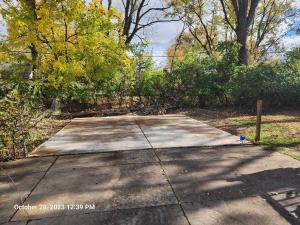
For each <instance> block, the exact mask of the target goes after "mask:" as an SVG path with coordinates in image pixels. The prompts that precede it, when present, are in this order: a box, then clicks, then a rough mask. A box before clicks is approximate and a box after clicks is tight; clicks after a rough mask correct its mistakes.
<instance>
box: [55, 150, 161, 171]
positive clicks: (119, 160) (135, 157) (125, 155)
mask: <svg viewBox="0 0 300 225" xmlns="http://www.w3.org/2000/svg"><path fill="white" fill-rule="evenodd" d="M155 162H158V159H157V158H156V157H155V155H154V153H153V150H140V151H120V152H104V153H101V154H82V155H80V156H78V155H66V156H60V157H59V158H58V160H57V161H56V162H55V167H54V168H53V170H58V169H67V168H84V167H99V166H113V165H126V164H136V163H155Z"/></svg>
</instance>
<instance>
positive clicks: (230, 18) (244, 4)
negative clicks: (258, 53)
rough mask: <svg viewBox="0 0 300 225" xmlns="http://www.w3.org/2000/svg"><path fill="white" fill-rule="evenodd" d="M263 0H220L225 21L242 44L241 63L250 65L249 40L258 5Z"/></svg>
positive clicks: (240, 51)
mask: <svg viewBox="0 0 300 225" xmlns="http://www.w3.org/2000/svg"><path fill="white" fill-rule="evenodd" d="M260 1H261V0H230V1H226V0H220V3H221V5H222V9H223V13H224V18H225V21H226V22H227V23H228V25H229V26H230V27H231V28H232V30H234V32H235V34H236V38H237V42H238V43H239V44H240V50H239V61H240V63H241V64H248V52H247V40H248V35H249V28H250V25H251V23H252V22H253V19H254V16H255V12H256V9H257V6H258V3H259V2H260Z"/></svg>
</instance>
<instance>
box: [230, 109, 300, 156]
mask: <svg viewBox="0 0 300 225" xmlns="http://www.w3.org/2000/svg"><path fill="white" fill-rule="evenodd" d="M229 120H230V121H232V122H233V123H236V124H237V125H238V128H237V134H240V135H245V136H246V137H247V139H248V140H250V141H253V140H254V138H255V126H256V117H255V116H237V117H233V118H229ZM260 145H261V146H262V147H263V148H264V149H267V150H276V151H280V152H283V153H285V154H288V155H290V156H292V157H294V158H296V159H298V160H300V115H292V116H291V115H284V114H283V115H265V116H263V122H262V128H261V140H260Z"/></svg>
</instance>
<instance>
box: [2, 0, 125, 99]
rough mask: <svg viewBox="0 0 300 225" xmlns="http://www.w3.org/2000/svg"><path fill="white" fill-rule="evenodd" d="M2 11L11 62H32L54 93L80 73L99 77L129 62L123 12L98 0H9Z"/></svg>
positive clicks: (85, 76) (121, 67)
mask: <svg viewBox="0 0 300 225" xmlns="http://www.w3.org/2000/svg"><path fill="white" fill-rule="evenodd" d="M1 13H2V16H3V18H4V20H5V22H6V25H7V30H8V33H7V38H6V41H5V42H3V44H2V47H1V50H2V51H5V52H6V53H7V55H8V56H9V61H10V63H12V62H20V61H21V62H23V63H22V64H24V65H25V68H26V67H28V66H33V67H34V68H35V79H41V80H43V82H44V83H45V85H46V86H48V89H49V88H50V89H52V90H53V93H54V95H57V94H59V92H62V91H64V90H65V89H66V88H67V87H68V85H69V83H70V82H72V81H76V80H77V79H79V78H81V77H83V78H86V79H87V80H90V81H91V80H100V79H101V78H102V77H105V76H109V77H111V76H110V75H108V74H114V72H115V71H116V70H123V68H124V67H126V65H128V64H130V59H129V57H128V56H127V53H126V47H125V38H124V37H123V36H122V35H120V33H119V30H120V28H121V25H122V24H121V17H120V14H119V13H118V12H117V10H116V9H114V8H111V9H109V10H107V9H106V8H105V7H104V6H103V5H102V4H101V3H99V2H98V1H96V0H94V1H92V2H90V3H89V4H87V3H86V2H85V1H83V0H80V1H77V0H66V1H55V0H49V1H41V2H38V3H37V1H35V0H20V1H13V0H6V1H4V7H2V11H1ZM19 64H20V63H19Z"/></svg>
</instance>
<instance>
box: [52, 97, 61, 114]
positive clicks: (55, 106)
mask: <svg viewBox="0 0 300 225" xmlns="http://www.w3.org/2000/svg"><path fill="white" fill-rule="evenodd" d="M60 106H61V105H60V99H59V98H54V99H53V100H52V104H51V111H52V113H53V114H54V115H59V114H60V113H61V109H60Z"/></svg>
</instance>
